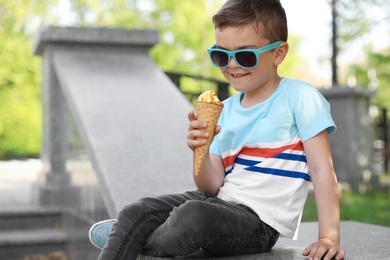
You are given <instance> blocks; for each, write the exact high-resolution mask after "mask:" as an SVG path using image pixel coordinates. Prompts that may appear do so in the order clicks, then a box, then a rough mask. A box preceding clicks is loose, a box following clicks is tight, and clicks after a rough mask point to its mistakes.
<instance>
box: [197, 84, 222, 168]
mask: <svg viewBox="0 0 390 260" xmlns="http://www.w3.org/2000/svg"><path fill="white" fill-rule="evenodd" d="M222 108H223V104H222V102H221V101H219V99H218V97H217V95H216V94H215V92H214V91H212V90H208V91H205V92H203V93H202V94H201V95H200V96H199V98H198V101H197V103H196V110H197V112H198V113H197V119H198V120H199V121H201V122H206V123H207V128H206V129H205V131H207V132H208V133H209V135H208V137H207V140H206V144H204V145H202V146H198V147H196V148H195V158H194V174H195V175H198V174H199V171H200V168H201V167H202V164H203V162H204V159H205V156H206V153H207V151H208V149H209V147H210V144H211V140H212V139H213V136H214V130H215V127H216V126H217V123H218V119H219V116H220V115H221V112H222Z"/></svg>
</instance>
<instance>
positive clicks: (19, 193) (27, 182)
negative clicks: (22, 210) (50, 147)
mask: <svg viewBox="0 0 390 260" xmlns="http://www.w3.org/2000/svg"><path fill="white" fill-rule="evenodd" d="M41 171H42V163H41V161H40V160H32V159H31V160H25V161H0V205H5V204H11V205H15V204H22V205H25V204H26V205H27V204H31V203H32V198H33V194H32V193H33V185H34V184H35V183H36V182H37V181H38V178H39V175H40V172H41Z"/></svg>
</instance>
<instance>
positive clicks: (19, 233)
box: [0, 206, 68, 260]
mask: <svg viewBox="0 0 390 260" xmlns="http://www.w3.org/2000/svg"><path fill="white" fill-rule="evenodd" d="M61 223H62V212H61V211H60V210H58V209H55V208H45V207H34V206H28V207H26V206H23V207H12V206H9V207H6V208H1V209H0V259H4V260H13V259H15V260H16V259H21V258H22V257H24V256H28V255H36V254H42V253H50V252H58V251H65V250H66V245H67V241H68V238H67V235H66V233H65V232H64V231H63V230H62V226H61Z"/></svg>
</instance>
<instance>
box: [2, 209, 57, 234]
mask: <svg viewBox="0 0 390 260" xmlns="http://www.w3.org/2000/svg"><path fill="white" fill-rule="evenodd" d="M61 223H62V212H61V211H60V210H59V209H56V208H46V207H37V206H6V207H1V208H0V231H8V230H31V229H41V228H43V229H45V228H55V229H60V228H61Z"/></svg>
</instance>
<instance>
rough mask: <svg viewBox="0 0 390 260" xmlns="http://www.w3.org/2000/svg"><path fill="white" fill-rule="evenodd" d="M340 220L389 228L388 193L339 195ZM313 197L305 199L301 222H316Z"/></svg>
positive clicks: (389, 196) (389, 205)
mask: <svg viewBox="0 0 390 260" xmlns="http://www.w3.org/2000/svg"><path fill="white" fill-rule="evenodd" d="M340 219H341V220H354V221H359V222H365V223H371V224H376V225H381V226H388V227H390V193H389V192H385V191H375V192H370V193H366V194H358V193H352V192H347V193H343V194H341V195H340ZM317 220H318V218H317V207H316V203H315V200H314V196H312V195H310V196H309V197H308V198H307V201H306V205H305V209H304V211H303V216H302V221H317Z"/></svg>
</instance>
